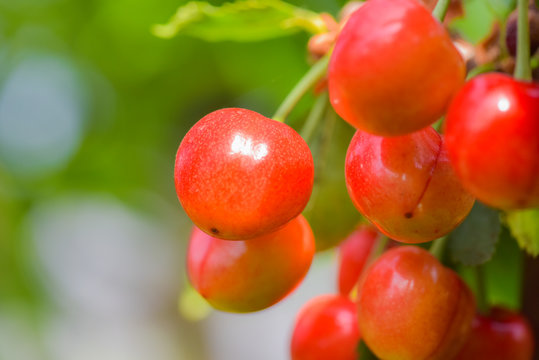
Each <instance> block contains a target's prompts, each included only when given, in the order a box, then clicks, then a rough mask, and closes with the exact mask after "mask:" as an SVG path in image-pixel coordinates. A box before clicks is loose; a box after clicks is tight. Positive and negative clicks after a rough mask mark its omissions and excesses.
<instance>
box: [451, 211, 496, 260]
mask: <svg viewBox="0 0 539 360" xmlns="http://www.w3.org/2000/svg"><path fill="white" fill-rule="evenodd" d="M500 228H501V224H500V217H499V214H498V211H496V210H494V209H491V208H489V207H487V206H485V205H483V204H481V203H480V202H479V201H476V202H475V205H474V207H473V208H472V211H471V212H470V214H469V215H468V217H467V218H466V219H465V220H464V222H463V223H462V224H460V226H459V227H457V228H456V229H455V230H454V231H453V232H452V233H451V235H450V236H449V242H448V244H447V246H448V248H449V253H450V256H451V258H452V259H453V260H454V261H456V262H460V263H462V264H464V265H467V266H476V265H480V264H483V263H485V262H486V261H488V260H489V259H490V258H491V257H492V255H493V254H494V250H495V247H496V242H497V241H498V235H499V234H500Z"/></svg>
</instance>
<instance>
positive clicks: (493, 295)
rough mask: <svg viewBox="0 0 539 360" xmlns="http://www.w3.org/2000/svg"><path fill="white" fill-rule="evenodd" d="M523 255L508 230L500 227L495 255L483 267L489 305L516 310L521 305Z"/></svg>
mask: <svg viewBox="0 0 539 360" xmlns="http://www.w3.org/2000/svg"><path fill="white" fill-rule="evenodd" d="M522 255H523V253H522V252H521V251H520V249H519V248H518V245H517V243H516V241H515V239H513V237H512V236H511V233H510V232H509V229H508V228H507V227H505V226H503V227H502V231H501V232H500V240H499V242H498V245H497V246H496V253H495V254H494V256H493V257H492V259H491V260H490V261H489V262H487V263H486V264H485V265H483V268H484V273H485V280H486V290H487V300H488V303H489V304H491V305H500V306H504V307H508V308H511V309H515V310H517V309H518V308H519V307H520V303H521V294H522V269H523V264H522V262H523V257H522Z"/></svg>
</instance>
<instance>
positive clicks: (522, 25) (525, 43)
mask: <svg viewBox="0 0 539 360" xmlns="http://www.w3.org/2000/svg"><path fill="white" fill-rule="evenodd" d="M517 1H518V2H517V4H518V24H517V59H516V66H515V73H514V76H515V78H516V79H520V80H524V81H530V80H531V78H532V71H531V67H530V27H529V21H528V0H517Z"/></svg>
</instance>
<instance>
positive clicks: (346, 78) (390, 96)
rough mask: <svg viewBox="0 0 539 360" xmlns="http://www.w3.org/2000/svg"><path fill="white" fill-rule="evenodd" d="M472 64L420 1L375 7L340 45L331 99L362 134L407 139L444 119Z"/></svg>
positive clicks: (362, 11)
mask: <svg viewBox="0 0 539 360" xmlns="http://www.w3.org/2000/svg"><path fill="white" fill-rule="evenodd" d="M464 76H465V64H464V61H463V59H462V57H461V56H460V54H459V53H458V51H457V49H456V48H455V47H454V46H453V43H452V41H451V38H450V37H449V35H448V34H447V32H446V31H445V29H444V27H443V26H442V25H441V24H440V22H438V21H437V20H436V19H435V18H433V17H432V15H431V14H430V13H429V12H428V11H427V9H426V8H425V7H424V6H423V5H421V4H419V2H418V1H415V0H369V1H367V2H366V3H365V5H364V6H362V7H360V8H359V9H358V10H357V11H356V12H354V13H353V14H352V16H351V17H350V19H349V20H348V22H347V23H346V25H345V26H344V28H343V30H342V31H341V33H340V34H339V36H338V38H337V42H336V45H335V49H334V51H333V53H332V56H331V61H330V64H329V72H328V77H329V95H330V99H331V104H332V105H333V108H334V109H335V111H337V113H338V114H339V115H340V116H341V117H342V118H343V119H345V120H346V121H347V122H349V123H350V124H351V125H353V126H355V127H357V128H358V129H360V130H363V131H367V132H369V133H372V134H376V135H384V136H393V135H403V134H407V133H410V132H413V131H416V130H419V129H422V128H424V127H426V126H428V125H429V124H431V123H433V122H434V121H436V120H437V119H438V118H440V117H441V116H442V115H443V114H444V112H445V110H446V108H447V106H448V105H449V102H450V100H451V98H452V97H453V95H454V93H455V92H456V91H457V90H458V88H459V87H460V86H461V85H462V83H463V82H464Z"/></svg>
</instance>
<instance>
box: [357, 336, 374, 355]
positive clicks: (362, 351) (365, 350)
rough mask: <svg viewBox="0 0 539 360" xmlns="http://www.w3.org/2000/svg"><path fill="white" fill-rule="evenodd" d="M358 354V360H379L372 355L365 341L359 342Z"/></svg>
mask: <svg viewBox="0 0 539 360" xmlns="http://www.w3.org/2000/svg"><path fill="white" fill-rule="evenodd" d="M357 354H358V355H357V359H358V360H377V359H378V358H377V357H376V355H374V354H373V353H372V351H371V349H369V347H368V346H367V344H365V342H364V341H363V340H360V341H359V345H358V347H357Z"/></svg>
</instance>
